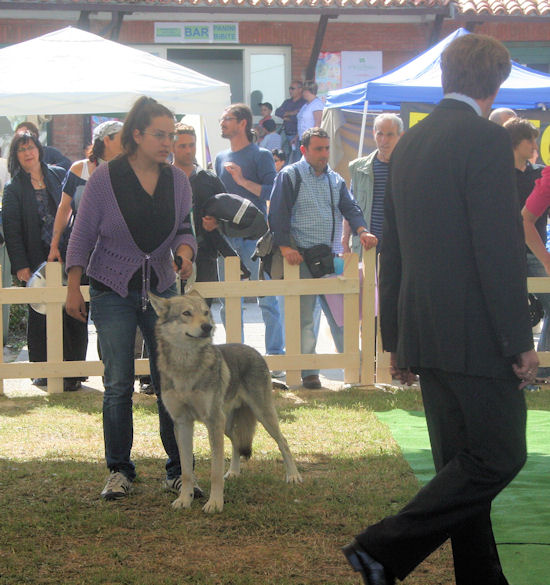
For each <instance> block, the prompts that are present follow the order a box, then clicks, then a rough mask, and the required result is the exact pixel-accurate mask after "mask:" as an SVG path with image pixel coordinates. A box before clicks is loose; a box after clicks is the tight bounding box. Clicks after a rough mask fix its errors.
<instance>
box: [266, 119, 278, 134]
mask: <svg viewBox="0 0 550 585" xmlns="http://www.w3.org/2000/svg"><path fill="white" fill-rule="evenodd" d="M263 127H264V130H267V132H273V130H275V128H277V124H275V120H271V119H268V120H266V121H265V122H264V123H263Z"/></svg>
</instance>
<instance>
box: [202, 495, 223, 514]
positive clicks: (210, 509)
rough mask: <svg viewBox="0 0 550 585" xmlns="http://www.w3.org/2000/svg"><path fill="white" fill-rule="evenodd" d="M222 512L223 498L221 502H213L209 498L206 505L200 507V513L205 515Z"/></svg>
mask: <svg viewBox="0 0 550 585" xmlns="http://www.w3.org/2000/svg"><path fill="white" fill-rule="evenodd" d="M222 510H223V498H222V499H221V501H218V500H214V499H213V498H210V499H209V500H208V502H206V504H204V506H203V507H202V511H203V512H206V513H207V514H215V513H216V512H221V511H222Z"/></svg>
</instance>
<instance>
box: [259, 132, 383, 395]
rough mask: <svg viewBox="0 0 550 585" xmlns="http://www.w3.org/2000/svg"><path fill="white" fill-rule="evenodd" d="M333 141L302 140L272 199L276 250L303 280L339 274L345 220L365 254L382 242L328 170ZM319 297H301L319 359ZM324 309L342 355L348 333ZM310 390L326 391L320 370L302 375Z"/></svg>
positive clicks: (307, 346)
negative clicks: (336, 267)
mask: <svg viewBox="0 0 550 585" xmlns="http://www.w3.org/2000/svg"><path fill="white" fill-rule="evenodd" d="M329 150H330V140H329V136H328V134H327V133H326V131H325V130H322V129H321V128H318V127H314V128H310V129H308V130H306V131H305V132H304V134H303V135H302V144H301V147H300V151H301V153H302V155H303V158H302V159H301V160H300V161H298V162H296V163H294V164H292V165H289V166H287V167H285V168H283V169H282V171H281V172H280V173H279V174H278V175H277V178H276V179H275V185H274V187H273V191H272V193H271V205H270V208H269V224H270V227H271V231H272V232H273V245H274V246H278V247H279V249H280V251H281V254H282V255H283V257H284V258H285V259H286V260H287V262H288V263H289V264H293V265H296V264H299V265H300V277H301V278H312V277H320V276H323V275H324V274H330V273H332V272H334V262H333V257H334V255H335V254H338V253H339V252H341V239H342V219H343V218H345V219H346V220H347V221H348V222H349V224H350V226H351V229H352V231H353V233H356V234H357V235H358V236H359V238H360V241H361V244H362V245H363V247H364V248H365V249H367V250H368V249H370V248H373V247H375V246H376V243H377V240H376V237H375V236H373V235H372V234H371V233H369V231H368V230H367V227H366V224H365V219H364V217H363V213H362V212H361V209H360V208H359V206H358V205H357V203H356V202H355V200H354V199H353V198H352V197H351V195H350V193H349V191H348V189H347V187H346V183H345V181H344V179H343V178H342V177H341V176H340V175H339V174H338V173H336V172H335V171H333V170H332V169H331V168H330V167H329V166H328V157H329ZM316 300H317V295H302V296H301V297H300V326H301V343H302V353H308V354H310V353H315V346H316V343H317V331H318V328H317V327H316V326H315V322H314V317H313V315H314V307H315V303H316ZM319 300H320V302H321V308H322V310H323V312H324V313H325V316H326V318H327V321H328V323H329V326H330V329H331V333H332V337H333V339H334V343H335V345H336V349H337V350H338V351H339V352H340V353H342V352H343V351H344V347H343V345H344V344H343V331H342V327H341V326H339V325H338V324H337V323H336V321H335V319H334V317H333V315H332V313H331V311H330V308H329V306H328V304H327V301H326V299H325V297H324V296H323V295H320V296H319ZM302 384H303V386H304V388H309V389H316V388H320V387H321V382H320V380H319V370H302Z"/></svg>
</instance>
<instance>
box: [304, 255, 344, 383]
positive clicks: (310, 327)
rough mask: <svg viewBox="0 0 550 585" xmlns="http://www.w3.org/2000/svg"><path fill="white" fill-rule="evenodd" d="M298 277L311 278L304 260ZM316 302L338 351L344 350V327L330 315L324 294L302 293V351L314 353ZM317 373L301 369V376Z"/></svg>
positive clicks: (317, 326) (317, 327) (317, 314)
mask: <svg viewBox="0 0 550 585" xmlns="http://www.w3.org/2000/svg"><path fill="white" fill-rule="evenodd" d="M300 278H312V276H311V272H310V271H309V269H308V267H307V265H306V263H305V262H302V263H301V264H300ZM317 302H319V304H320V305H321V310H322V311H323V313H324V314H325V317H326V319H327V322H328V325H329V327H330V332H331V333H332V339H333V340H334V345H336V349H337V351H338V353H343V352H344V328H343V327H340V325H338V324H337V323H336V321H335V320H334V317H333V316H332V311H331V310H330V307H329V306H328V303H327V300H326V299H325V296H324V295H302V296H301V297H300V330H301V345H302V353H315V347H316V346H317V337H318V335H319V316H320V315H319V313H318V311H316V305H317ZM314 374H319V370H302V378H305V377H306V376H311V375H314Z"/></svg>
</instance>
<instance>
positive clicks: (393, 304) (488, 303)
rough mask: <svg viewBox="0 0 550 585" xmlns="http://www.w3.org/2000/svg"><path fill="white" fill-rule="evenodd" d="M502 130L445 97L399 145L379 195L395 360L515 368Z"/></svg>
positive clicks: (520, 255)
mask: <svg viewBox="0 0 550 585" xmlns="http://www.w3.org/2000/svg"><path fill="white" fill-rule="evenodd" d="M526 275H527V269H526V260H525V250H524V238H523V228H522V224H521V218H520V209H519V203H518V196H517V193H516V181H515V175H514V160H513V154H512V147H511V143H510V139H509V136H508V133H507V132H506V130H504V129H503V128H502V127H500V126H498V125H497V124H495V123H493V122H489V121H488V120H486V119H484V118H482V117H480V116H478V115H477V114H476V112H475V111H474V110H473V108H472V107H471V106H469V105H468V104H466V103H464V102H461V101H458V100H452V99H445V100H443V101H442V102H441V103H440V104H439V105H438V106H437V107H436V108H435V110H434V111H433V112H432V114H430V115H429V116H428V117H427V118H425V119H424V120H423V121H422V122H420V123H419V124H417V125H416V126H414V127H412V128H411V129H410V130H408V131H407V132H406V133H405V134H404V135H403V137H402V138H401V139H400V141H399V142H398V143H397V145H396V147H395V150H394V151H393V154H392V159H391V170H390V177H389V179H388V185H387V192H386V198H385V223H384V236H383V241H382V250H381V274H380V303H381V307H380V310H381V328H382V338H383V345H384V349H385V350H387V351H392V352H396V353H397V360H398V365H399V366H400V367H411V368H413V369H415V368H438V369H442V370H445V371H449V372H458V373H464V374H471V375H477V376H490V377H509V376H512V375H513V373H512V369H511V364H512V362H513V360H514V356H516V355H517V354H519V353H521V352H524V351H528V350H530V349H532V348H533V338H532V331H531V326H530V319H529V312H528V305H527V285H526Z"/></svg>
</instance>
